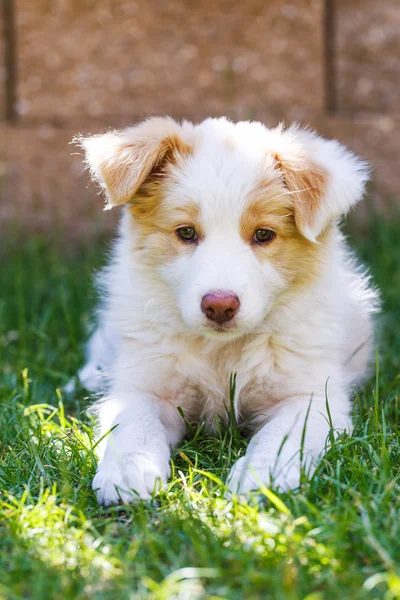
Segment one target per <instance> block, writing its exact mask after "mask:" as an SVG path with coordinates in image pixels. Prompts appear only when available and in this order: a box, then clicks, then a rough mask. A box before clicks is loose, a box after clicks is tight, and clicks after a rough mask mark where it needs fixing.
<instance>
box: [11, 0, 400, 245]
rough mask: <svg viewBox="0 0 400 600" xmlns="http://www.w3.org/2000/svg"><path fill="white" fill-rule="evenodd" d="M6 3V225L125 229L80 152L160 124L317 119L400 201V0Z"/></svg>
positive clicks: (81, 231) (382, 193) (377, 190)
mask: <svg viewBox="0 0 400 600" xmlns="http://www.w3.org/2000/svg"><path fill="white" fill-rule="evenodd" d="M3 2H13V7H14V14H15V19H14V23H13V24H12V26H13V31H14V33H15V34H16V35H15V40H16V41H15V48H14V50H15V55H16V61H15V64H14V66H13V67H12V68H13V76H14V78H15V80H16V85H15V89H14V92H15V96H16V102H15V104H14V105H13V106H12V107H11V109H10V106H8V112H7V103H6V100H5V97H6V93H5V90H6V89H7V85H9V83H10V79H9V75H10V74H9V72H8V71H9V70H10V65H8V70H7V68H5V66H6V65H5V62H4V55H5V51H4V49H5V46H6V45H7V44H9V43H10V40H9V39H7V36H5V34H4V31H5V29H4V27H2V29H1V31H0V135H1V139H2V140H3V143H0V194H1V205H0V220H1V222H2V223H3V224H4V223H10V222H11V221H13V220H17V221H19V222H20V223H23V224H24V225H26V226H27V227H28V228H29V229H32V228H37V227H40V228H43V229H49V228H51V227H52V226H53V225H54V224H57V225H58V224H61V225H63V227H64V228H65V229H66V230H67V231H68V232H71V233H74V234H77V235H78V236H84V235H91V234H92V233H93V232H95V231H99V230H102V229H104V228H106V227H108V226H109V225H111V224H113V222H114V219H113V218H112V216H111V217H110V216H109V213H105V214H103V213H102V212H101V210H100V208H101V204H102V201H101V200H100V199H99V198H98V196H97V193H96V189H95V187H94V186H93V185H89V184H88V179H87V176H86V174H85V173H83V172H82V166H81V157H80V156H79V155H76V154H75V153H74V148H73V147H71V146H69V145H68V143H69V141H70V140H71V138H72V136H73V135H74V134H75V133H77V132H83V133H86V132H92V133H94V132H98V131H103V130H105V129H107V128H108V127H110V126H112V127H118V126H124V125H125V124H128V123H131V122H133V121H136V120H139V119H141V118H143V117H145V116H148V115H149V114H171V115H172V116H174V117H176V118H188V119H193V120H198V119H202V118H204V117H206V116H209V115H221V114H225V115H227V116H229V117H231V118H233V119H249V118H250V119H251V118H255V119H260V120H263V121H264V122H266V123H268V124H270V125H274V124H276V123H277V122H278V121H279V120H282V119H284V120H286V121H288V122H289V121H292V120H299V121H301V122H307V123H310V124H311V125H312V126H314V127H316V128H317V129H318V130H319V131H320V132H321V133H323V134H326V135H329V136H332V137H337V138H339V139H340V140H342V141H343V142H345V143H347V144H348V145H349V146H350V147H351V148H353V149H354V150H355V151H356V152H358V153H360V154H362V155H363V156H365V157H367V158H368V159H369V160H370V161H371V162H372V163H373V165H374V167H375V187H374V194H373V198H374V199H379V198H380V199H382V198H383V197H386V196H387V195H393V196H395V195H398V196H400V173H399V170H398V168H397V166H396V165H397V153H398V149H399V147H400V131H399V123H400V111H399V102H398V100H397V97H398V96H399V92H400V89H399V88H400V83H399V80H400V2H399V0H381V2H379V3H377V2H376V1H375V0H350V1H345V0H296V1H294V0H291V1H289V0H268V2H266V1H265V0H247V1H246V2H236V1H234V0H207V2H203V3H199V2H193V1H190V0H168V1H167V0H136V1H133V0H119V1H118V0H3ZM332 11H333V16H332ZM6 12H7V11H4V12H3V15H2V16H3V17H4V14H5V13H6ZM327 15H328V16H329V15H330V17H329V19H327ZM2 16H0V26H1V25H2V23H1V18H2ZM332 32H333V34H332ZM327 36H331V38H330V39H329V40H328V39H327ZM333 36H334V37H333ZM327 42H329V43H327ZM329 77H331V78H332V80H330V79H329ZM329 94H330V95H333V98H329V97H328V95H329ZM332 108H333V110H334V112H332ZM12 111H14V115H15V118H14V120H12V121H11V119H10V114H11V113H12ZM7 114H8V117H9V118H8V120H7V118H6V116H7Z"/></svg>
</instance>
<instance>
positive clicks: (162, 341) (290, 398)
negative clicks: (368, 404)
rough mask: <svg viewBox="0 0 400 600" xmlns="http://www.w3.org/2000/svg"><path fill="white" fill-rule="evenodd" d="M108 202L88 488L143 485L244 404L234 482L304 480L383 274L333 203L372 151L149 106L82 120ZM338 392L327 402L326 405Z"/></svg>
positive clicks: (90, 370)
mask: <svg viewBox="0 0 400 600" xmlns="http://www.w3.org/2000/svg"><path fill="white" fill-rule="evenodd" d="M78 143H79V144H80V145H81V147H82V148H83V149H84V151H85V155H86V162H87V165H88V167H89V169H90V172H91V175H92V178H93V179H94V180H95V181H96V182H98V184H99V185H100V186H101V188H102V189H103V190H104V193H105V196H106V198H107V206H106V207H107V208H111V207H114V206H122V207H123V209H122V218H121V222H120V227H119V233H118V236H117V239H116V241H115V245H114V250H113V255H112V259H111V262H110V264H109V266H108V267H107V268H106V269H105V270H104V271H103V272H102V273H101V274H100V276H99V284H100V288H101V290H102V304H101V307H100V309H99V313H98V328H97V330H96V332H95V333H94V335H93V337H92V339H91V340H90V342H89V347H88V362H87V364H86V366H85V367H84V368H83V369H82V371H81V372H80V378H81V381H82V384H83V385H85V386H86V387H87V388H89V389H92V390H96V391H101V393H102V396H103V397H102V399H101V400H100V401H99V402H98V403H97V405H96V411H97V415H98V421H99V437H101V436H104V435H105V434H106V433H107V432H109V431H110V430H112V431H111V433H109V434H108V435H106V436H105V438H104V440H103V442H102V444H101V457H100V462H99V466H98V470H97V473H96V476H95V478H94V481H93V489H94V490H96V491H97V498H98V501H99V502H100V503H102V504H105V505H109V504H113V503H117V502H119V501H121V500H122V501H123V502H129V501H132V500H133V499H135V497H136V498H137V497H140V498H144V499H145V498H149V497H151V494H152V492H153V490H154V489H155V487H156V486H157V485H160V484H164V483H165V482H166V481H167V479H168V475H169V471H170V466H169V463H170V451H171V447H173V446H175V445H176V444H178V443H179V441H180V440H181V439H182V437H183V436H184V435H185V423H184V420H183V418H182V416H181V415H180V413H179V411H178V407H180V408H181V409H182V411H183V413H184V416H185V418H186V419H187V420H188V421H200V422H201V421H205V423H206V424H208V426H209V427H210V428H212V427H213V423H214V421H215V418H216V417H217V418H218V417H219V418H222V419H225V418H226V417H227V410H226V405H227V402H228V397H229V381H230V375H231V374H232V373H237V381H236V393H235V398H234V410H235V413H236V418H237V419H238V421H239V422H240V423H246V424H247V425H248V426H249V427H251V428H252V430H253V437H252V439H251V441H250V444H249V447H248V450H247V452H246V454H245V455H244V456H243V457H242V458H240V459H239V460H238V461H237V462H236V463H235V464H234V465H233V466H232V469H231V472H230V475H229V478H228V487H229V489H230V490H231V491H233V492H238V493H245V492H248V491H250V490H253V489H256V488H258V487H260V483H261V482H265V483H266V484H267V485H268V484H269V483H270V481H271V478H272V479H273V480H274V483H275V486H276V487H278V488H280V489H282V490H284V489H288V488H292V487H296V486H298V485H299V476H300V467H301V457H300V454H301V455H302V461H303V466H304V467H305V468H306V469H307V470H308V471H309V472H312V470H313V469H314V468H315V465H316V463H317V461H318V459H319V457H320V456H321V455H322V453H323V452H324V450H325V449H326V444H327V436H328V433H329V432H330V429H331V427H333V429H334V430H335V431H338V432H340V431H343V430H347V431H350V430H351V402H350V396H351V389H352V386H354V385H356V384H358V383H359V382H360V381H361V380H362V379H363V378H364V377H365V375H366V373H367V366H368V361H369V358H370V354H371V347H372V344H373V339H372V338H373V323H372V313H373V312H374V310H375V309H376V307H377V304H378V301H377V295H376V292H375V291H374V290H373V289H372V288H371V287H370V285H369V282H368V279H367V278H366V277H365V276H364V275H363V274H362V273H361V272H360V270H359V268H358V267H357V265H356V263H355V261H354V259H353V258H352V256H351V254H350V252H349V250H348V248H347V247H346V244H345V242H344V240H343V236H342V235H341V233H340V231H339V228H338V219H339V218H340V217H341V216H342V215H344V214H346V213H347V212H348V210H349V209H350V208H352V207H353V206H354V205H355V204H356V203H357V202H358V201H359V200H360V199H361V197H362V195H363V191H364V186H365V183H366V181H367V178H368V167H367V165H366V164H365V163H364V162H362V161H361V160H360V159H358V158H357V157H356V156H354V155H353V154H352V153H351V152H349V151H348V150H346V149H345V148H344V147H343V146H341V145H340V144H339V143H338V142H336V141H328V140H325V139H323V138H321V137H319V136H317V135H316V134H315V133H313V132H311V131H309V130H306V129H302V128H300V127H298V126H292V127H289V128H287V129H285V128H284V127H282V126H279V127H277V128H274V129H268V128H267V127H265V126H264V125H262V124H261V123H255V122H253V123H252V122H240V123H236V124H235V123H231V122H230V121H228V120H227V119H225V118H220V119H207V120H205V121H204V122H202V123H200V124H198V125H194V124H192V123H188V122H183V123H182V124H179V123H177V122H175V121H174V120H172V119H170V118H152V119H148V120H146V121H144V122H143V123H141V124H139V125H136V126H134V127H129V128H127V129H124V130H122V131H110V132H108V133H105V134H102V135H95V136H92V137H87V138H82V137H80V138H78ZM328 407H329V408H328Z"/></svg>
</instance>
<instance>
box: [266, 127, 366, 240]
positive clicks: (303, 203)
mask: <svg viewBox="0 0 400 600" xmlns="http://www.w3.org/2000/svg"><path fill="white" fill-rule="evenodd" d="M282 136H283V139H284V142H283V143H282V145H281V148H280V149H279V150H278V152H277V153H276V154H275V156H274V158H275V164H276V167H277V168H278V169H279V172H280V175H281V178H282V180H283V182H284V184H285V186H286V187H287V189H288V191H289V193H290V194H291V195H292V201H293V207H294V216H295V222H296V226H297V229H298V230H299V231H300V233H301V234H302V235H303V236H304V237H306V238H307V239H309V240H310V241H312V242H317V241H318V237H319V235H320V234H321V233H322V232H323V231H324V230H325V229H326V228H327V227H328V226H329V225H330V224H331V223H332V222H334V221H335V220H336V219H337V218H338V217H341V216H344V215H345V214H346V213H347V212H348V211H349V210H350V209H351V208H352V207H353V206H355V205H356V204H357V202H359V200H361V198H362V196H363V193H364V189H365V184H366V182H367V181H368V178H369V166H368V164H367V163H366V162H364V161H362V160H361V159H359V158H358V157H357V156H355V155H354V154H353V153H352V152H350V151H349V150H347V148H345V147H344V146H342V145H341V144H339V142H337V141H335V140H326V139H324V138H322V137H320V136H318V135H316V134H315V133H313V132H311V131H308V130H301V129H299V128H298V127H296V126H294V127H291V128H289V129H288V130H287V131H283V132H282Z"/></svg>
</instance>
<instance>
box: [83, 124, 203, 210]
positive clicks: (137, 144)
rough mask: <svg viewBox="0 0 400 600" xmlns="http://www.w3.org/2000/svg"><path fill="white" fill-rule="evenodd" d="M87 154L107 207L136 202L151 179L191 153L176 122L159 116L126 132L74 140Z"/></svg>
mask: <svg viewBox="0 0 400 600" xmlns="http://www.w3.org/2000/svg"><path fill="white" fill-rule="evenodd" d="M74 142H75V143H77V144H78V145H79V146H80V147H81V148H83V150H84V151H85V156H86V163H87V166H88V168H89V170H90V174H91V176H92V179H93V180H94V181H96V182H97V183H99V185H100V186H101V187H102V188H103V189H104V191H105V194H106V198H107V204H106V208H112V207H113V206H119V205H121V204H126V203H127V202H130V201H131V200H133V198H134V196H135V194H136V193H137V192H138V191H139V188H140V187H141V186H142V185H143V184H144V183H145V182H146V180H147V179H148V178H149V177H151V176H155V175H157V176H159V175H160V174H162V173H163V172H164V171H165V167H166V166H167V164H168V163H171V162H176V160H177V156H178V155H187V154H190V152H191V150H192V149H191V146H190V144H189V143H187V142H185V141H184V140H183V129H182V127H181V126H180V125H179V124H178V123H176V121H174V120H173V119H170V118H164V117H155V118H151V119H148V120H147V121H144V122H143V123H140V124H139V125H136V126H134V127H128V128H127V129H124V130H122V131H110V132H108V133H105V134H100V135H93V136H90V137H81V136H78V137H76V138H74Z"/></svg>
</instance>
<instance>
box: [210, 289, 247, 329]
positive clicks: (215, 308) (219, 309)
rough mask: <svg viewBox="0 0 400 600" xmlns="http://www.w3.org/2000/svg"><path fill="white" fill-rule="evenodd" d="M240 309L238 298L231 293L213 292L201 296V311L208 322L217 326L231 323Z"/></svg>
mask: <svg viewBox="0 0 400 600" xmlns="http://www.w3.org/2000/svg"><path fill="white" fill-rule="evenodd" d="M239 307H240V301H239V298H238V297H237V296H236V295H235V294H233V293H232V292H227V291H225V290H215V291H213V292H209V293H208V294H206V295H205V296H203V298H202V301H201V310H202V311H203V313H204V314H205V315H206V317H207V319H209V320H210V321H215V323H218V325H222V323H227V322H228V321H231V320H232V319H233V317H234V316H235V315H236V313H237V312H238V310H239Z"/></svg>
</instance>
